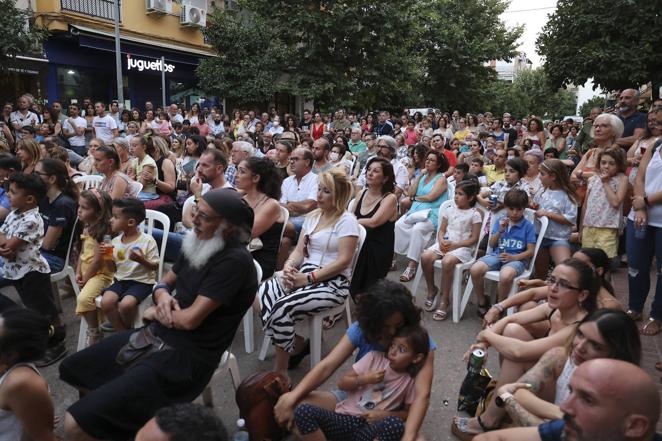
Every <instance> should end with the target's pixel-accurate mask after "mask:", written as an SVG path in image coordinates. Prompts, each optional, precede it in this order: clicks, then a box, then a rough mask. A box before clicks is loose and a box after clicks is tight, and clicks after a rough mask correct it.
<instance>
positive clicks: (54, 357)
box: [35, 341, 67, 368]
mask: <svg viewBox="0 0 662 441" xmlns="http://www.w3.org/2000/svg"><path fill="white" fill-rule="evenodd" d="M65 355H67V347H66V346H65V345H64V341H61V342H60V343H58V344H56V345H53V346H49V347H48V348H47V349H46V353H45V354H44V357H43V358H42V359H41V360H37V361H36V362H35V366H37V367H40V368H41V367H46V366H50V365H52V364H53V363H55V362H57V361H59V360H60V359H62V358H63V357H64V356H65Z"/></svg>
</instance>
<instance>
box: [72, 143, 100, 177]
mask: <svg viewBox="0 0 662 441" xmlns="http://www.w3.org/2000/svg"><path fill="white" fill-rule="evenodd" d="M104 145H105V144H104V143H103V141H102V140H100V139H99V138H92V139H90V142H89V144H88V146H87V156H86V157H85V159H83V160H82V161H81V162H80V164H78V170H80V171H82V172H83V173H87V174H88V175H96V174H98V172H97V169H96V167H95V166H94V152H96V151H97V149H98V148H99V147H103V146H104Z"/></svg>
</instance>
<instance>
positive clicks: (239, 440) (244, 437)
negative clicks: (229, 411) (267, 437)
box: [232, 418, 249, 441]
mask: <svg viewBox="0 0 662 441" xmlns="http://www.w3.org/2000/svg"><path fill="white" fill-rule="evenodd" d="M232 439H233V440H234V441H248V440H249V437H248V432H246V421H244V419H243V418H239V419H238V420H237V431H236V432H235V433H234V437H233V438H232Z"/></svg>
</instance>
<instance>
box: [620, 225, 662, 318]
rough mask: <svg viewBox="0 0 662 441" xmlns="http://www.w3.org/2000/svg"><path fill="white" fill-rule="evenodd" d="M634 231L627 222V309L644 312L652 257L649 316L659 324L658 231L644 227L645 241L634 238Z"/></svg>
mask: <svg viewBox="0 0 662 441" xmlns="http://www.w3.org/2000/svg"><path fill="white" fill-rule="evenodd" d="M634 231H635V228H634V222H633V221H631V220H630V219H628V224H627V228H626V230H625V234H626V237H625V246H626V250H627V256H628V289H629V293H630V298H629V300H628V308H629V309H631V310H633V311H637V312H642V311H643V310H644V304H645V303H646V297H648V291H650V286H651V280H650V267H651V264H652V263H653V257H655V261H656V262H657V268H656V273H657V282H656V284H655V298H654V299H653V304H652V305H651V313H650V316H651V317H652V318H654V319H658V320H662V277H660V268H661V267H662V228H659V227H652V226H650V225H648V226H647V227H646V237H645V238H643V239H637V238H636V237H634Z"/></svg>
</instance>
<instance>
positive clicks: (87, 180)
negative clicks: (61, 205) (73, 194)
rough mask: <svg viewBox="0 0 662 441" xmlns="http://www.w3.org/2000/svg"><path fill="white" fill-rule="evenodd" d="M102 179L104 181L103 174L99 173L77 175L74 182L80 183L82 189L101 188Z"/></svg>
mask: <svg viewBox="0 0 662 441" xmlns="http://www.w3.org/2000/svg"><path fill="white" fill-rule="evenodd" d="M102 181H103V176H99V175H84V176H76V177H75V178H74V182H75V183H76V184H78V186H79V187H80V188H81V189H82V190H89V189H91V188H99V187H101V182H102Z"/></svg>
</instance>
